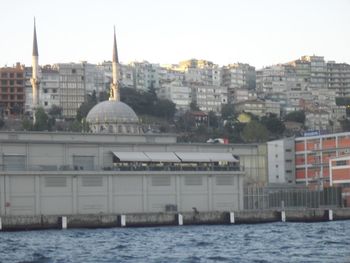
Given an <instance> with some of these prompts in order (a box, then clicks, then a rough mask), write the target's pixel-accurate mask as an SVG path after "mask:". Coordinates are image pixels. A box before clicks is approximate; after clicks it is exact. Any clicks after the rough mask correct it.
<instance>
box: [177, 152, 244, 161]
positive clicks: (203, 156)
mask: <svg viewBox="0 0 350 263" xmlns="http://www.w3.org/2000/svg"><path fill="white" fill-rule="evenodd" d="M175 154H176V155H177V156H178V157H179V158H180V159H181V161H182V162H220V161H222V162H238V160H237V159H236V158H234V157H233V155H232V153H208V152H205V153H204V152H175Z"/></svg>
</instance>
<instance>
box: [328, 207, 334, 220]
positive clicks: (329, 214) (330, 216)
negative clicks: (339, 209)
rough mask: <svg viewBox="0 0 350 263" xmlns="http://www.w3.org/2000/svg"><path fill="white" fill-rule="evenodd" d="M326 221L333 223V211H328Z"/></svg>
mask: <svg viewBox="0 0 350 263" xmlns="http://www.w3.org/2000/svg"><path fill="white" fill-rule="evenodd" d="M328 220H329V221H333V210H331V209H329V210H328Z"/></svg>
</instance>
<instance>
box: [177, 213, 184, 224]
mask: <svg viewBox="0 0 350 263" xmlns="http://www.w3.org/2000/svg"><path fill="white" fill-rule="evenodd" d="M177 224H178V225H179V226H182V225H183V224H184V219H183V216H182V215H181V214H177Z"/></svg>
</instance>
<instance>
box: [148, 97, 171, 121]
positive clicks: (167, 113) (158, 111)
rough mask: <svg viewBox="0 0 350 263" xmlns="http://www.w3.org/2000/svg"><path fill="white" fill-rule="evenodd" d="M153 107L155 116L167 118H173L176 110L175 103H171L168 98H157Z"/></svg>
mask: <svg viewBox="0 0 350 263" xmlns="http://www.w3.org/2000/svg"><path fill="white" fill-rule="evenodd" d="M153 107H154V110H153V111H154V115H155V116H158V117H162V118H165V119H168V120H170V119H173V117H174V115H175V112H176V106H175V103H173V102H172V101H170V100H157V101H156V102H155V104H154V105H153Z"/></svg>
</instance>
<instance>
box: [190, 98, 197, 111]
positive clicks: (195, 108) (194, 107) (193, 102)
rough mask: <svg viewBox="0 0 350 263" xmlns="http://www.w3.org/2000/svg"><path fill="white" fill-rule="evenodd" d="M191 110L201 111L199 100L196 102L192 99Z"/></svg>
mask: <svg viewBox="0 0 350 263" xmlns="http://www.w3.org/2000/svg"><path fill="white" fill-rule="evenodd" d="M190 110H191V111H199V107H198V105H197V102H195V101H194V100H193V101H191V103H190Z"/></svg>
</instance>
